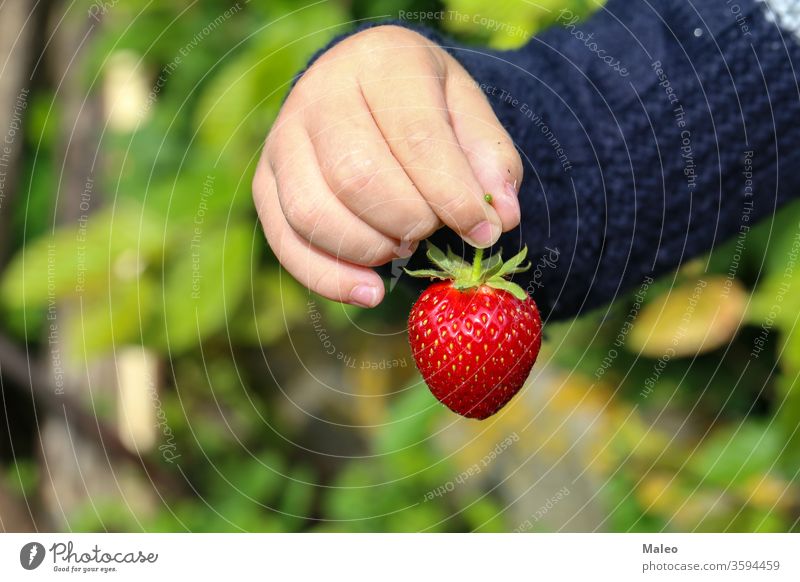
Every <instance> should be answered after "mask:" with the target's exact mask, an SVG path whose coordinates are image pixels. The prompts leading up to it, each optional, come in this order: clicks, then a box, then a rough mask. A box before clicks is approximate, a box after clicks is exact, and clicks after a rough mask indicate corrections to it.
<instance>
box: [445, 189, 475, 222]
mask: <svg viewBox="0 0 800 582" xmlns="http://www.w3.org/2000/svg"><path fill="white" fill-rule="evenodd" d="M474 209H475V208H474V205H473V204H472V203H471V200H470V199H469V198H467V197H466V196H452V197H450V198H448V199H447V200H445V202H444V203H443V204H441V205H440V207H439V213H440V216H442V217H443V219H444V220H445V222H451V223H456V224H458V225H459V226H466V224H465V223H466V222H468V221H469V222H470V224H469V226H472V223H477V222H478V220H475V219H473V216H472V215H473V214H475V213H474V212H473V211H474Z"/></svg>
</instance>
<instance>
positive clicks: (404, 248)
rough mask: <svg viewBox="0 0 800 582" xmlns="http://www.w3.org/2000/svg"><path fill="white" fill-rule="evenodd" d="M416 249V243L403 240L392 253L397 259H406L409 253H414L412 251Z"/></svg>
mask: <svg viewBox="0 0 800 582" xmlns="http://www.w3.org/2000/svg"><path fill="white" fill-rule="evenodd" d="M416 249H417V243H415V242H414V243H412V242H409V241H407V240H404V241H402V242H401V243H400V246H398V247H396V248H395V249H394V254H395V256H396V257H397V258H398V259H407V258H408V257H410V256H411V255H413V254H414V251H415V250H416Z"/></svg>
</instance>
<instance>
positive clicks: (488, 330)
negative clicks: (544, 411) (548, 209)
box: [408, 245, 542, 420]
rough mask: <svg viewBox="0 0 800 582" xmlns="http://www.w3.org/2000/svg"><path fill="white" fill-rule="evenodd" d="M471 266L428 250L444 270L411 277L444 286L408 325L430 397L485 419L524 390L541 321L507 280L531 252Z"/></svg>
mask: <svg viewBox="0 0 800 582" xmlns="http://www.w3.org/2000/svg"><path fill="white" fill-rule="evenodd" d="M482 254H483V253H482V251H481V250H480V249H478V250H477V251H476V252H475V260H474V263H473V265H472V266H470V265H469V264H468V263H466V262H465V261H463V260H462V259H461V258H459V257H458V256H456V255H455V254H454V253H453V252H452V251H450V250H449V249H448V252H447V255H445V254H444V253H443V252H442V251H440V250H439V249H437V248H436V247H434V246H433V245H430V247H429V250H428V257H429V258H430V259H431V261H432V262H433V263H434V264H435V265H436V266H437V267H439V269H440V270H434V269H425V270H421V271H408V273H409V274H410V275H414V276H416V277H431V278H438V279H444V280H443V281H440V282H437V283H434V284H432V285H431V286H430V287H428V288H427V289H426V290H425V292H424V293H422V295H420V297H419V299H417V302H416V303H415V304H414V307H412V309H411V315H410V316H409V318H408V337H409V342H410V343H411V350H412V352H413V354H414V360H415V361H416V363H417V368H419V371H420V372H421V373H422V377H423V378H424V379H425V382H426V383H427V384H428V387H429V388H430V389H431V392H433V395H434V396H436V398H437V399H438V400H439V401H440V402H442V403H443V404H444V405H445V406H447V407H448V408H449V409H450V410H452V411H453V412H456V413H458V414H461V415H462V416H466V417H468V418H477V419H481V420H482V419H484V418H487V417H489V416H491V415H493V414H494V413H496V412H497V411H498V410H500V409H501V408H502V407H503V406H505V405H506V403H508V401H509V400H511V398H512V397H513V396H514V395H515V394H516V393H517V392H518V391H519V389H520V388H522V385H523V383H524V382H525V379H526V378H527V377H528V374H529V373H530V371H531V368H532V367H533V364H534V362H535V361H536V356H538V355H539V348H540V347H541V343H542V337H541V332H542V320H541V318H540V317H539V310H538V309H537V308H536V303H534V301H533V299H531V298H530V297H529V296H528V294H527V293H526V292H525V290H524V289H522V287H520V286H519V285H517V284H515V283H512V282H510V281H507V280H506V279H505V278H504V277H506V276H508V275H511V274H513V273H519V272H521V271H524V270H525V269H527V268H528V267H529V266H530V265H526V266H521V263H522V262H523V261H524V260H525V255H526V254H527V249H523V250H522V252H520V253H519V254H518V255H516V256H515V257H513V258H511V259H510V260H509V261H507V262H506V263H503V261H502V258H501V257H500V254H499V253H498V254H497V255H494V256H492V257H491V258H489V259H486V260H482Z"/></svg>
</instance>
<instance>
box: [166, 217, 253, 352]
mask: <svg viewBox="0 0 800 582" xmlns="http://www.w3.org/2000/svg"><path fill="white" fill-rule="evenodd" d="M253 236H254V232H253V229H252V227H251V226H250V225H249V224H247V223H245V224H241V225H234V226H229V227H228V228H227V229H225V228H218V229H209V230H208V231H200V233H199V234H190V235H189V236H187V237H185V238H184V239H183V240H184V244H183V245H182V246H181V248H180V254H178V256H176V257H175V258H174V259H173V261H172V262H171V263H170V264H169V265H168V269H169V271H168V274H167V277H166V279H165V281H164V305H163V311H164V322H163V327H162V329H161V330H160V332H161V333H160V338H159V339H160V341H161V342H162V343H163V344H164V345H165V347H168V348H169V349H170V351H171V352H181V351H183V350H186V349H188V348H190V347H193V346H195V345H197V344H198V343H199V342H200V341H202V340H203V339H205V338H207V337H208V336H210V335H212V334H214V333H216V332H217V331H219V330H220V329H222V328H223V327H225V325H226V323H227V322H228V321H229V320H230V318H231V317H232V316H233V315H234V313H235V311H236V308H237V307H238V306H239V305H240V303H241V302H242V299H243V298H244V296H245V294H246V293H247V289H248V286H249V285H250V275H251V273H252V265H253V260H254V259H255V254H256V253H257V252H258V250H259V249H260V248H261V246H262V245H261V241H260V240H259V241H257V242H256V243H254V242H253Z"/></svg>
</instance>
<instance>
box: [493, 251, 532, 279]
mask: <svg viewBox="0 0 800 582" xmlns="http://www.w3.org/2000/svg"><path fill="white" fill-rule="evenodd" d="M527 254H528V247H525V248H523V249H522V250H521V251H520V252H518V253H517V254H516V255H514V256H513V257H511V258H510V259H508V260H507V261H506V262H505V263H503V265H502V266H501V267H500V270H499V271H497V273H496V275H495V276H496V277H505V276H506V275H511V274H513V273H522V272H523V271H527V270H528V269H530V268H531V264H530V262H529V263H528V264H526V265H523V264H522V261H524V260H525V256H526V255H527Z"/></svg>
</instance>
